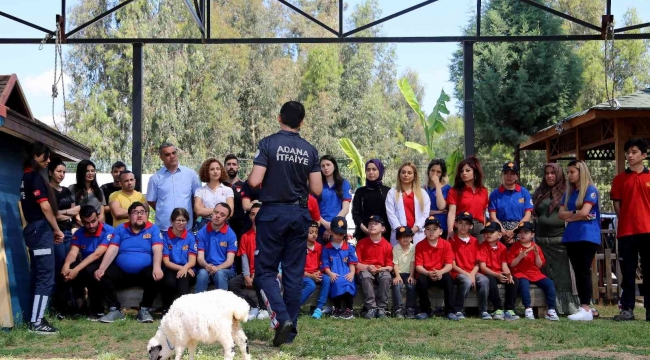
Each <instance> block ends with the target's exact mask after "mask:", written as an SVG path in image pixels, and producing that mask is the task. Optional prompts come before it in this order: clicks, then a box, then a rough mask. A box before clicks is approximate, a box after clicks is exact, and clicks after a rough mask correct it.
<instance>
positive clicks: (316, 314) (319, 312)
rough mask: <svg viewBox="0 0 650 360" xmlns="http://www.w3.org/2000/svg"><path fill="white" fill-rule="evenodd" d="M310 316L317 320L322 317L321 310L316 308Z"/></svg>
mask: <svg viewBox="0 0 650 360" xmlns="http://www.w3.org/2000/svg"><path fill="white" fill-rule="evenodd" d="M311 317H312V319H316V320H318V319H320V318H322V317H323V311H322V310H321V309H319V308H316V310H314V313H313V314H311Z"/></svg>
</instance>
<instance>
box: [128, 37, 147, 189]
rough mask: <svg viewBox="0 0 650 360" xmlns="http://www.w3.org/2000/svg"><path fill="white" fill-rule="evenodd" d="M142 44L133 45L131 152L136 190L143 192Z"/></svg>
mask: <svg viewBox="0 0 650 360" xmlns="http://www.w3.org/2000/svg"><path fill="white" fill-rule="evenodd" d="M143 47H144V45H143V44H142V43H136V44H133V94H132V100H133V106H132V108H131V111H132V113H131V117H132V119H133V122H132V131H133V149H132V152H131V162H132V165H131V166H132V169H133V170H132V171H133V175H134V176H135V190H136V191H142V95H143V85H142V83H143V80H142V78H143V66H142V60H143V59H142V57H143V51H142V48H143Z"/></svg>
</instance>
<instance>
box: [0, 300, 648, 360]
mask: <svg viewBox="0 0 650 360" xmlns="http://www.w3.org/2000/svg"><path fill="white" fill-rule="evenodd" d="M599 310H600V313H601V318H600V319H598V320H595V321H593V322H591V323H572V322H569V321H568V320H567V319H566V318H562V319H561V320H560V321H559V322H550V321H546V320H539V319H538V320H535V321H526V320H523V319H522V320H518V321H513V322H505V321H482V320H479V319H476V318H469V319H467V320H464V321H460V322H451V321H447V320H443V319H441V318H434V319H430V320H425V321H416V320H397V319H385V320H378V319H375V320H365V319H354V320H334V319H329V318H324V319H322V320H312V319H311V318H309V317H307V316H303V317H301V318H300V324H299V331H300V334H299V336H298V338H297V339H296V341H295V343H294V344H292V345H289V346H285V347H283V348H282V349H277V348H274V347H272V346H270V345H269V342H270V340H271V339H272V336H273V333H272V332H271V331H270V330H269V329H268V321H252V322H249V323H246V324H245V326H244V328H245V331H246V335H247V336H248V339H249V342H250V343H251V354H252V357H253V358H255V359H277V360H280V359H325V358H328V359H359V360H361V359H378V360H384V359H436V358H439V359H495V358H512V359H518V358H527V359H549V358H553V359H603V358H604V359H646V358H650V322H646V321H639V320H637V321H633V322H628V323H616V322H614V321H612V320H611V317H612V316H613V315H614V314H615V313H617V309H616V307H613V306H608V307H602V306H601V307H599ZM635 315H636V316H637V318H639V319H645V313H644V311H643V309H638V310H637V311H636V314H635ZM53 324H54V325H55V326H58V327H59V329H60V333H59V335H53V336H42V335H40V336H39V335H35V334H32V333H29V332H27V331H26V329H25V328H24V327H22V328H18V329H14V330H12V331H8V332H0V359H11V360H14V359H53V358H60V359H101V360H109V359H110V360H112V359H145V358H146V357H147V353H146V345H147V342H148V340H149V338H151V337H152V336H153V335H154V333H155V331H156V327H157V322H156V323H154V324H139V323H137V322H136V321H135V320H134V317H133V316H129V318H128V319H127V320H126V321H122V322H117V323H113V324H100V323H95V322H90V321H87V320H86V319H78V320H64V321H58V322H53ZM199 351H200V356H199V357H198V359H199V360H211V359H221V358H223V352H222V350H221V348H220V347H219V346H218V345H211V346H208V345H202V346H201V345H200V346H199ZM185 358H187V355H186V356H185ZM237 358H239V354H238V356H237Z"/></svg>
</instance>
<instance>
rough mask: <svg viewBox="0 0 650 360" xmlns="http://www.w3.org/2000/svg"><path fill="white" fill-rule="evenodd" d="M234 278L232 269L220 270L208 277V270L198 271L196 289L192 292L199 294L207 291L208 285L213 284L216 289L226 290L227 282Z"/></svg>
mask: <svg viewBox="0 0 650 360" xmlns="http://www.w3.org/2000/svg"><path fill="white" fill-rule="evenodd" d="M234 277H235V270H233V269H221V270H218V271H217V272H216V273H214V274H212V275H210V273H209V272H208V270H206V269H200V270H199V272H198V273H197V274H196V287H195V288H194V289H195V291H194V292H196V293H200V292H204V291H206V290H208V285H210V283H213V284H214V287H215V288H216V289H221V290H228V280H230V279H232V278H234Z"/></svg>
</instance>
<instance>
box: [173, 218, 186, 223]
mask: <svg viewBox="0 0 650 360" xmlns="http://www.w3.org/2000/svg"><path fill="white" fill-rule="evenodd" d="M174 222H175V223H177V224H184V223H186V222H187V220H185V219H176V220H174Z"/></svg>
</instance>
